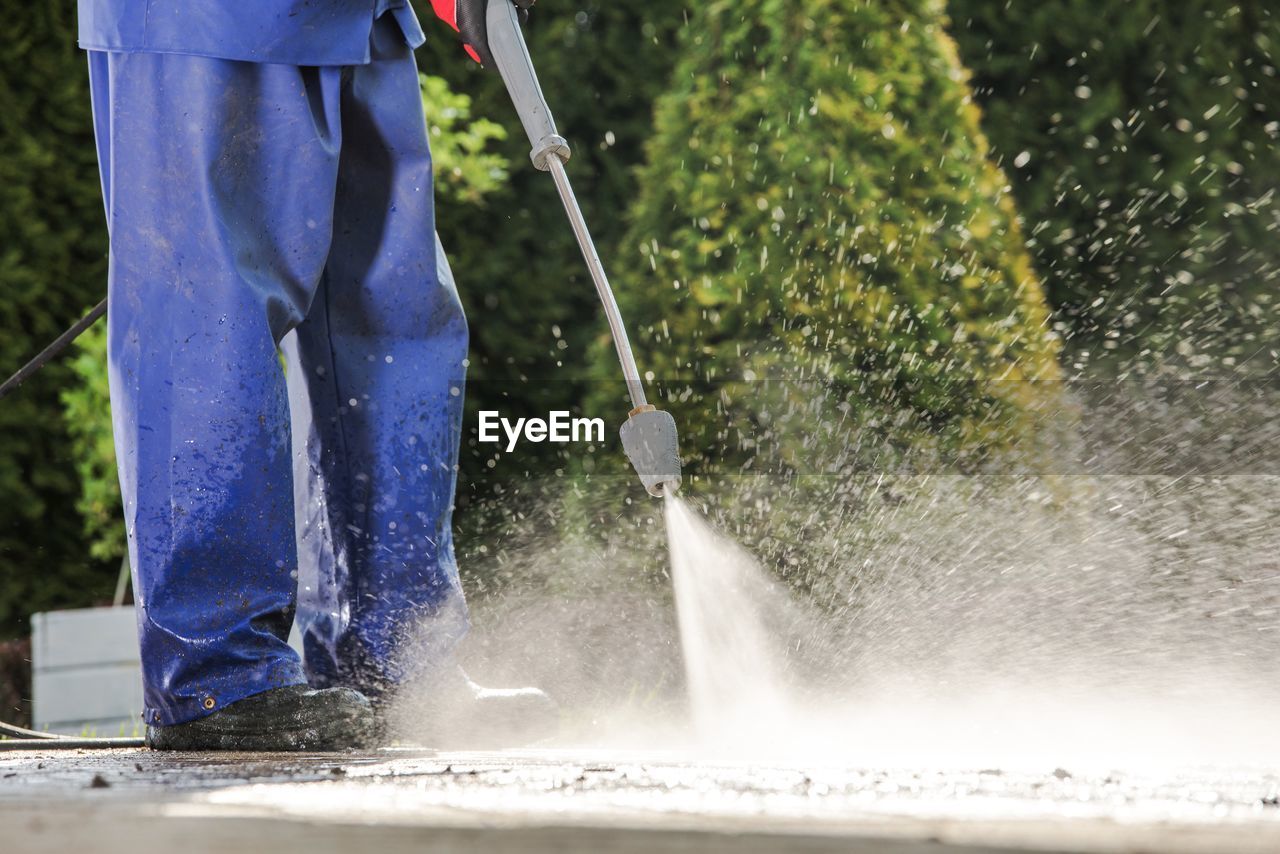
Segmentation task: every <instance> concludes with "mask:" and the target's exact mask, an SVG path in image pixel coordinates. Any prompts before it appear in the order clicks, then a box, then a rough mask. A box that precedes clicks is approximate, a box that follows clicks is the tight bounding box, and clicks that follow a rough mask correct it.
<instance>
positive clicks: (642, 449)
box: [486, 0, 680, 497]
mask: <svg viewBox="0 0 1280 854" xmlns="http://www.w3.org/2000/svg"><path fill="white" fill-rule="evenodd" d="M486 15H487V17H486V24H487V26H488V34H489V51H490V53H491V54H492V56H493V61H494V65H496V66H497V68H498V73H499V74H501V75H502V81H503V83H505V84H506V86H507V92H508V93H509V94H510V95H511V101H512V103H513V104H515V108H516V112H517V113H518V114H519V116H520V123H521V124H522V125H524V130H525V133H526V134H527V135H528V136H529V144H530V145H531V146H532V149H531V150H530V152H529V157H530V159H532V160H533V165H534V166H535V167H536V168H538V169H540V170H542V171H543V172H550V173H551V177H552V178H553V179H555V182H556V190H557V191H559V193H560V201H561V202H562V203H563V204H564V211H565V214H567V215H568V217H569V224H570V225H571V226H572V227H573V233H574V236H575V237H577V239H578V246H579V248H580V249H581V250H582V257H583V258H584V259H585V260H586V262H587V269H589V270H590V271H591V279H592V281H594V282H595V286H596V293H597V294H598V295H599V296H600V302H601V303H602V304H603V305H604V313H605V317H607V318H608V320H609V333H610V335H612V336H613V346H614V347H615V348H616V349H617V351H618V361H619V362H620V363H621V365H622V376H623V378H624V379H625V380H626V382H627V393H628V394H630V395H631V406H632V409H631V412H630V413H629V414H628V416H627V420H626V422H625V423H624V424H623V425H622V428H621V429H620V430H619V435H620V436H621V438H622V448H623V450H624V451H625V452H626V454H627V459H629V460H631V465H632V466H634V467H635V470H636V474H638V475H640V481H641V483H643V484H644V488H645V489H646V490H648V492H649V494H650V495H653V496H655V497H660V496H662V495H664V494H667V493H674V492H675V491H676V490H678V489H679V488H680V450H679V444H678V439H677V434H676V422H675V419H674V418H672V417H671V414H670V413H669V412H664V411H663V410H661V409H658V408H657V407H655V406H653V404H651V403H649V401H648V399H647V398H646V397H645V393H644V383H643V382H641V380H640V370H639V368H637V367H636V359H635V356H634V355H633V354H632V352H631V342H630V341H629V340H628V339H627V329H626V327H625V326H624V325H623V323H622V314H621V312H619V311H618V302H617V300H616V299H614V296H613V289H612V288H611V287H610V286H609V278H608V276H606V275H605V272H604V265H603V264H602V263H601V262H600V255H599V253H597V252H596V247H595V242H594V241H593V240H592V239H591V232H590V231H588V230H587V222H586V220H585V219H584V218H583V216H582V210H581V208H579V207H578V199H577V197H576V196H574V194H573V187H572V186H571V185H570V183H569V175H568V173H567V172H565V168H564V165H565V162H566V161H568V159H569V156H570V150H569V143H568V141H567V140H565V138H564V137H562V136H561V135H560V134H559V132H558V131H557V130H556V125H555V119H553V118H552V116H551V109H550V108H549V107H548V106H547V101H546V98H544V97H543V95H542V87H541V86H540V85H539V83H538V75H537V72H536V71H534V68H533V60H532V59H530V57H529V49H528V48H527V47H526V46H525V42H524V35H523V34H522V33H521V32H520V18H519V11H518V10H517V9H516V7H515V6H514V5H513V4H512V3H511V2H510V0H489V6H488V10H487V13H486Z"/></svg>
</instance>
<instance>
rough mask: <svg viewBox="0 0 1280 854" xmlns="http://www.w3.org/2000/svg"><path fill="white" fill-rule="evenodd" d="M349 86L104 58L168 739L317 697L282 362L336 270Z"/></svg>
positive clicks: (99, 106) (123, 454) (128, 419)
mask: <svg viewBox="0 0 1280 854" xmlns="http://www.w3.org/2000/svg"><path fill="white" fill-rule="evenodd" d="M341 73H342V72H341V71H340V70H338V69H324V70H317V69H300V68H296V67H290V66H283V65H259V64H250V63H240V62H229V61H224V60H215V59H207V58H201V57H192V56H176V55H159V54H145V53H138V54H123V53H112V54H105V53H96V54H93V55H92V57H91V81H92V85H93V94H94V107H95V122H96V130H97V135H98V139H99V145H100V153H101V155H102V170H103V173H104V182H103V184H104V188H105V189H106V190H107V194H108V200H107V209H108V221H109V228H110V238H111V264H110V271H111V272H110V303H109V306H110V314H109V351H110V352H109V363H110V381H111V399H112V412H113V419H114V428H115V440H116V451H117V457H118V461H119V466H120V478H121V487H122V491H123V496H124V503H125V517H126V523H127V525H128V534H129V549H130V557H131V560H132V563H133V569H134V584H135V587H134V589H135V595H136V598H137V602H138V624H139V635H140V639H141V648H142V662H143V677H144V680H143V681H144V686H145V712H144V714H145V716H146V720H147V723H148V724H156V725H162V726H168V725H172V724H177V723H182V722H184V721H190V720H193V719H196V718H200V717H202V716H204V715H208V714H209V713H210V712H214V711H217V710H220V709H222V708H223V707H224V706H226V705H227V704H229V703H232V702H235V701H237V700H240V699H242V698H245V697H248V696H251V695H255V694H259V693H261V692H264V691H266V690H268V689H270V688H273V687H278V686H282V685H290V684H297V683H300V682H303V681H304V677H303V673H302V669H301V665H300V662H299V661H298V658H297V656H296V655H295V654H294V653H293V651H292V650H291V649H290V648H289V647H288V646H287V645H286V643H285V639H286V637H287V634H288V631H289V626H290V622H291V619H292V615H293V611H294V604H295V592H296V581H295V575H294V570H295V567H296V546H295V539H294V507H293V486H292V478H291V471H290V446H289V416H288V403H287V396H286V391H285V384H284V377H283V374H282V371H281V366H280V362H279V359H278V356H277V350H276V343H277V341H278V340H279V338H280V337H281V336H282V335H284V333H285V332H286V331H287V330H288V329H289V328H290V327H291V326H292V325H294V324H295V323H296V322H297V321H298V320H300V319H301V318H302V317H303V316H304V315H305V314H306V312H307V311H308V309H309V307H310V302H311V298H312V295H313V293H314V290H315V286H316V283H317V282H318V281H319V278H320V274H321V271H322V269H323V265H324V263H325V260H326V257H327V253H328V248H329V241H330V235H331V221H330V218H331V213H332V210H333V188H334V186H335V180H336V174H337V151H338V148H339V142H340V141H339V139H338V138H337V135H338V129H337V119H336V117H337V110H338V103H337V97H338V91H339V84H340V75H341ZM427 233H428V234H429V233H430V232H429V231H428V232H427Z"/></svg>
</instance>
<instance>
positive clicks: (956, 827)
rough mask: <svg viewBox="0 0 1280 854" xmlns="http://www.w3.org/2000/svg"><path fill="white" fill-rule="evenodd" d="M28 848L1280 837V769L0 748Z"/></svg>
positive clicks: (948, 844) (964, 846) (12, 827)
mask: <svg viewBox="0 0 1280 854" xmlns="http://www.w3.org/2000/svg"><path fill="white" fill-rule="evenodd" d="M0 826H3V827H4V828H5V830H4V834H3V843H2V844H0V848H2V849H3V850H5V851H13V852H26V851H31V852H45V851H48V852H55V851H56V852H66V851H104V852H117V851H118V852H129V854H141V852H150V851H157V852H158V851H165V852H172V851H183V852H236V854H243V852H245V851H256V850H271V851H280V852H290V851H307V852H329V851H361V850H364V851H368V852H370V854H372V852H375V851H376V852H399V851H418V852H421V851H427V852H454V851H457V852H462V851H467V852H475V851H498V852H506V851H532V852H557V854H562V852H578V851H582V852H586V851H591V852H683V851H708V852H718V851H730V850H732V851H734V852H757V851H760V852H764V851H797V852H826V851H844V852H890V854H916V852H972V854H978V852H1024V851H1025V852H1032V851H1034V852H1089V854H1094V852H1099V854H1112V852H1133V854H1137V852H1167V853H1168V854H1182V853H1183V852H1187V854H1200V852H1206V853H1207V852H1214V854H1217V853H1218V852H1246V854H1252V853H1253V852H1258V854H1263V852H1267V854H1274V852H1277V851H1280V774H1274V773H1269V772H1267V771H1263V770H1246V769H1187V770H1183V771H1176V772H1174V771H1162V772H1159V773H1154V772H1153V773H1150V774H1136V773H1135V774H1121V773H1119V772H1113V773H1110V774H1088V775H1078V774H1073V773H1071V772H1070V771H1067V770H1065V769H1045V771H1043V772H1041V773H1031V772H1025V771H1019V772H1012V771H1004V770H1001V769H997V768H989V769H975V770H972V771H964V770H947V769H932V770H930V769H907V768H903V769H886V768H863V769H859V768H849V767H819V766H809V767H788V766H786V765H783V764H778V763H767V764H761V763H754V762H746V761H743V762H733V761H724V760H717V761H692V760H690V759H688V758H687V757H681V756H679V755H674V754H662V753H653V752H645V753H632V752H615V751H608V750H600V749H592V750H524V751H503V752H470V753H463V752H451V753H446V752H436V751H424V750H410V749H394V748H392V749H383V750H379V751H374V752H352V753H336V754H335V753H326V754H230V753H222V754H218V753H158V752H152V751H147V750H96V751H52V750H42V751H34V750H32V751H20V752H19V751H15V752H7V753H0Z"/></svg>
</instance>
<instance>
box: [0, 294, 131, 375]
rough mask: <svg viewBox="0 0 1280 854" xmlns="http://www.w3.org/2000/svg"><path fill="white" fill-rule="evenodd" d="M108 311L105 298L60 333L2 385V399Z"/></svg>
mask: <svg viewBox="0 0 1280 854" xmlns="http://www.w3.org/2000/svg"><path fill="white" fill-rule="evenodd" d="M106 313H107V301H106V299H105V298H104V299H103V300H102V302H100V303H98V304H97V305H95V306H94V307H93V308H92V309H91V310H90V311H89V313H88V314H86V315H85V316H84V317H82V318H80V319H79V320H77V321H76V323H75V325H74V326H72V327H71V328H70V329H68V330H67V331H66V332H64V333H62V334H61V335H59V336H58V337H57V338H55V339H54V340H53V343H52V344H50V345H49V346H48V347H45V348H44V349H43V350H41V351H40V354H39V355H38V356H36V357H35V358H34V359H32V360H31V361H30V362H27V363H26V364H25V365H23V366H22V367H21V368H19V369H18V372H17V373H16V374H14V375H13V376H11V377H9V379H7V380H5V381H4V385H0V399H3V398H4V397H6V396H7V395H8V394H9V392H11V391H13V390H14V389H16V388H17V387H18V386H20V385H22V384H23V383H24V382H26V380H27V378H28V377H30V376H31V375H32V374H34V373H35V372H36V371H38V370H40V369H41V368H43V367H44V366H45V363H46V362H48V361H49V360H50V359H52V358H53V357H54V356H56V355H58V354H59V353H61V352H62V351H63V350H65V349H66V348H67V345H68V344H70V343H71V342H72V341H74V340H76V339H77V338H79V337H80V336H81V334H83V333H84V331H85V330H86V329H88V328H89V327H90V326H93V324H94V323H95V322H97V320H98V318H100V317H102V315H104V314H106Z"/></svg>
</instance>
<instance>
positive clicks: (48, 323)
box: [0, 0, 115, 637]
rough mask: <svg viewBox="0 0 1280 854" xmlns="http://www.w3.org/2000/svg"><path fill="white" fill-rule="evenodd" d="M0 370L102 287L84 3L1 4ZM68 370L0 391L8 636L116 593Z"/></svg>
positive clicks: (3, 632)
mask: <svg viewBox="0 0 1280 854" xmlns="http://www.w3.org/2000/svg"><path fill="white" fill-rule="evenodd" d="M0 26H3V29H4V33H5V52H4V63H5V67H4V79H5V85H3V86H0V151H2V152H3V156H0V188H2V190H0V234H3V235H4V242H3V245H0V294H2V295H3V299H0V329H3V330H4V335H2V336H0V373H3V374H4V375H5V376H8V374H9V373H10V372H11V371H13V370H16V369H17V368H18V366H19V365H21V364H22V363H23V362H25V361H26V360H27V359H30V358H31V357H32V356H34V355H35V354H36V353H38V352H39V351H40V349H41V348H42V347H44V345H45V344H47V343H48V342H49V341H50V340H51V339H52V338H54V337H55V336H56V335H58V333H60V332H61V331H62V330H63V329H65V328H66V327H67V326H69V325H70V324H71V323H72V322H73V321H74V320H75V319H76V318H77V317H78V316H80V315H81V314H82V313H83V312H84V310H85V309H86V308H87V307H88V306H89V305H92V304H93V303H95V302H97V301H98V299H99V298H100V297H101V292H102V290H103V288H104V283H105V281H106V228H105V220H104V217H103V213H102V198H101V193H100V190H99V186H98V173H97V166H96V163H95V155H94V145H93V131H92V120H91V117H90V107H89V86H88V72H87V70H86V66H85V58H84V54H83V53H82V52H80V51H79V50H78V49H77V48H76V44H75V2H74V0H52V2H47V3H36V4H31V3H18V2H4V3H0ZM71 377H72V374H71V372H70V370H69V369H68V368H67V367H66V366H65V365H64V364H58V363H55V364H52V365H50V366H49V367H47V368H45V369H44V370H43V371H41V372H40V373H39V374H37V375H36V376H35V377H33V378H32V379H31V380H29V381H28V382H27V383H26V384H24V385H23V386H22V388H20V389H19V390H18V391H16V392H15V393H14V394H12V395H10V396H9V397H7V398H5V399H4V400H3V401H0V566H2V567H3V569H0V577H2V578H3V583H2V584H0V637H3V636H13V635H19V634H22V633H24V632H25V631H26V628H27V627H26V617H27V615H28V614H30V613H31V612H33V611H38V610H42V609H45V608H50V607H54V606H67V605H83V604H89V603H91V602H93V601H95V600H100V599H109V598H110V596H111V591H112V586H113V583H114V581H115V567H113V566H110V565H107V564H104V563H99V562H95V561H93V560H91V559H90V558H89V557H88V555H87V554H86V549H85V547H84V540H83V538H82V537H81V535H80V529H81V521H80V519H79V517H78V516H77V514H76V513H75V510H74V501H75V496H76V494H77V491H78V484H77V478H76V466H75V464H74V462H73V460H72V456H71V454H70V453H69V452H68V444H67V443H68V437H67V432H66V430H65V428H64V425H63V422H62V417H61V413H60V409H59V405H58V390H59V389H60V388H61V387H62V386H63V385H64V384H65V383H67V382H68V381H69V380H70V379H71Z"/></svg>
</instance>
